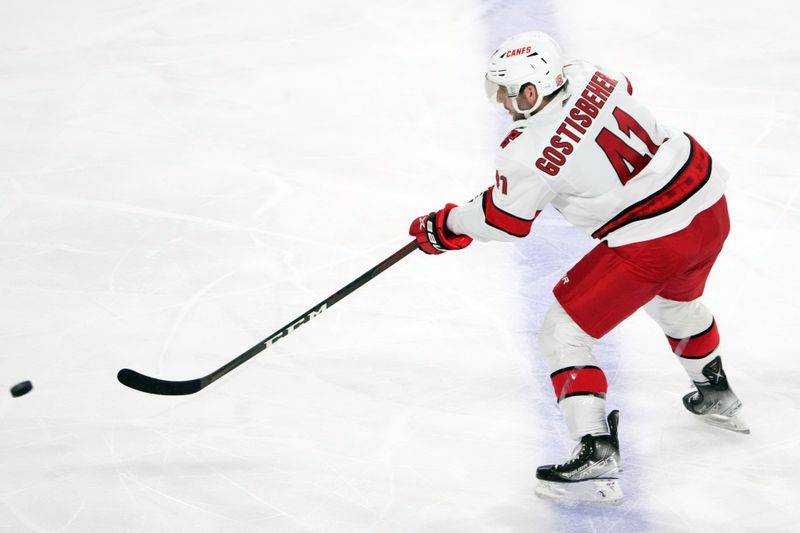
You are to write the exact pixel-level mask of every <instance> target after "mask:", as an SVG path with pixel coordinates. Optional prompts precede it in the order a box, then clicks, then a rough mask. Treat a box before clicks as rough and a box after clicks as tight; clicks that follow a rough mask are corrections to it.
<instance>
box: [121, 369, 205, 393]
mask: <svg viewBox="0 0 800 533" xmlns="http://www.w3.org/2000/svg"><path fill="white" fill-rule="evenodd" d="M117 380H119V382H120V383H122V384H123V385H125V386H126V387H130V388H132V389H136V390H138V391H141V392H147V393H150V394H160V395H162V396H183V395H186V394H194V393H195V392H197V391H199V390H200V389H202V388H203V380H202V379H189V380H186V381H168V380H165V379H158V378H153V377H150V376H145V375H144V374H140V373H139V372H137V371H135V370H131V369H130V368H123V369H122V370H120V371H119V372H118V373H117Z"/></svg>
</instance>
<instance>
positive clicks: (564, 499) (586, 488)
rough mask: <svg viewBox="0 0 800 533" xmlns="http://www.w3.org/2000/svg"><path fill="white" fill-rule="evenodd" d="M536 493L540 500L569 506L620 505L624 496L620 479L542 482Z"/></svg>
mask: <svg viewBox="0 0 800 533" xmlns="http://www.w3.org/2000/svg"><path fill="white" fill-rule="evenodd" d="M535 493H536V495H537V496H539V497H540V498H544V499H547V500H553V501H557V502H559V503H564V504H567V505H577V504H581V503H592V504H601V505H619V504H621V503H622V499H623V497H624V495H623V494H622V487H620V485H619V480H618V479H613V478H603V479H590V480H587V481H575V482H571V483H559V482H557V481H542V480H540V481H539V483H538V485H537V486H536V490H535Z"/></svg>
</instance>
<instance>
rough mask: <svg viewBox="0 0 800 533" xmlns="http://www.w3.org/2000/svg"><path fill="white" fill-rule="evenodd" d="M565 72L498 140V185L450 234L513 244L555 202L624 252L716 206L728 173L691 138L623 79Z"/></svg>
mask: <svg viewBox="0 0 800 533" xmlns="http://www.w3.org/2000/svg"><path fill="white" fill-rule="evenodd" d="M564 73H565V74H566V77H567V84H566V86H565V87H564V88H562V90H561V92H559V93H558V94H557V96H556V98H555V99H554V100H552V101H550V103H548V104H547V105H546V106H545V107H544V108H543V109H542V110H541V111H539V112H538V113H536V114H534V115H532V116H531V117H530V118H528V119H526V120H520V121H517V122H515V123H514V129H512V130H511V132H510V133H509V134H508V136H507V137H506V138H505V139H504V140H503V142H502V143H501V144H500V151H499V154H498V157H497V161H496V172H495V183H494V185H493V186H491V187H489V189H488V190H487V191H485V192H483V193H482V194H481V195H479V196H478V197H476V198H475V199H473V200H472V201H471V202H469V203H467V204H465V205H463V206H460V207H457V208H455V209H453V210H452V211H451V212H450V214H449V216H448V219H447V226H448V228H449V229H450V230H451V231H453V232H454V233H456V234H462V235H469V236H470V237H473V238H475V239H478V240H483V241H486V240H514V239H515V238H519V237H524V236H526V235H528V233H530V230H531V226H532V224H533V220H534V219H535V218H536V216H537V215H538V214H539V212H540V211H541V210H542V209H543V208H544V207H545V206H546V205H547V204H548V203H550V204H552V205H553V206H554V207H555V208H556V209H557V210H558V211H559V212H560V213H561V214H562V215H563V216H564V217H565V218H566V219H567V220H568V221H569V222H571V223H572V224H574V225H575V226H578V227H579V228H581V229H583V230H584V231H585V232H586V233H588V234H589V235H591V236H592V237H594V238H596V239H600V240H605V241H607V242H608V245H609V246H621V245H624V244H629V243H633V242H640V241H645V240H650V239H654V238H657V237H662V236H664V235H669V234H671V233H675V232H676V231H679V230H681V229H683V228H685V227H686V226H688V225H689V223H690V222H691V221H692V219H693V218H694V216H695V215H696V214H697V213H699V212H700V211H702V210H704V209H706V208H708V207H710V206H711V205H713V204H714V203H715V202H717V200H719V198H720V197H721V196H722V194H723V193H724V190H725V182H726V180H727V177H726V176H727V174H726V172H725V171H724V170H723V169H722V168H719V167H718V165H716V164H715V165H714V166H713V168H712V164H711V157H710V156H709V155H708V153H707V152H706V151H705V150H704V149H703V147H702V146H700V144H699V143H697V141H695V140H694V138H693V137H691V136H690V135H689V134H686V133H683V132H682V131H680V130H675V129H672V128H668V127H664V126H662V125H660V124H659V123H658V122H657V121H656V119H655V118H654V117H653V115H652V114H651V113H650V111H648V110H647V108H645V107H644V106H643V105H642V104H641V103H639V102H638V101H637V100H636V99H635V98H634V97H633V90H632V88H631V84H630V82H629V81H628V79H627V78H625V76H623V75H621V74H613V73H609V72H607V71H605V70H603V69H601V68H599V67H596V66H594V65H592V64H590V63H586V62H575V63H572V64H569V65H567V66H566V67H565V68H564Z"/></svg>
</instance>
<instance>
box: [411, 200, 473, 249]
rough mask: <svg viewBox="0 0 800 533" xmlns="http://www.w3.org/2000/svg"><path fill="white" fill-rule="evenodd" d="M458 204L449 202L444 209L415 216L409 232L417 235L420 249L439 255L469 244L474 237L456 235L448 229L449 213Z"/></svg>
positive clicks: (414, 235)
mask: <svg viewBox="0 0 800 533" xmlns="http://www.w3.org/2000/svg"><path fill="white" fill-rule="evenodd" d="M454 207H458V206H457V205H456V204H447V205H446V206H444V209H442V210H440V211H436V212H435V213H430V214H429V215H423V216H421V217H418V218H415V219H414V222H412V223H411V227H410V228H409V230H408V234H409V235H411V236H412V237H416V239H417V245H418V246H419V249H420V250H422V251H423V252H425V253H426V254H433V255H439V254H441V253H443V252H446V251H448V250H461V249H462V248H466V247H467V246H469V243H471V242H472V237H470V236H468V235H456V234H454V233H453V232H451V231H450V230H449V229H447V224H445V221H446V220H447V214H448V213H449V212H450V211H451V210H452V209H453V208H454Z"/></svg>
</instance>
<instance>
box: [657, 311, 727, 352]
mask: <svg viewBox="0 0 800 533" xmlns="http://www.w3.org/2000/svg"><path fill="white" fill-rule="evenodd" d="M667 340H668V341H669V345H670V346H671V347H672V351H673V353H674V354H675V355H677V356H679V357H685V358H688V359H695V358H696V359H699V358H701V357H705V356H707V355H709V354H710V353H711V352H713V351H714V350H716V349H717V346H719V331H718V330H717V322H716V321H715V320H712V322H711V326H710V327H709V328H708V329H707V330H705V331H703V332H702V333H698V334H697V335H692V336H691V337H686V338H685V339H676V338H673V337H670V336H669V335H668V336H667Z"/></svg>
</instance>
